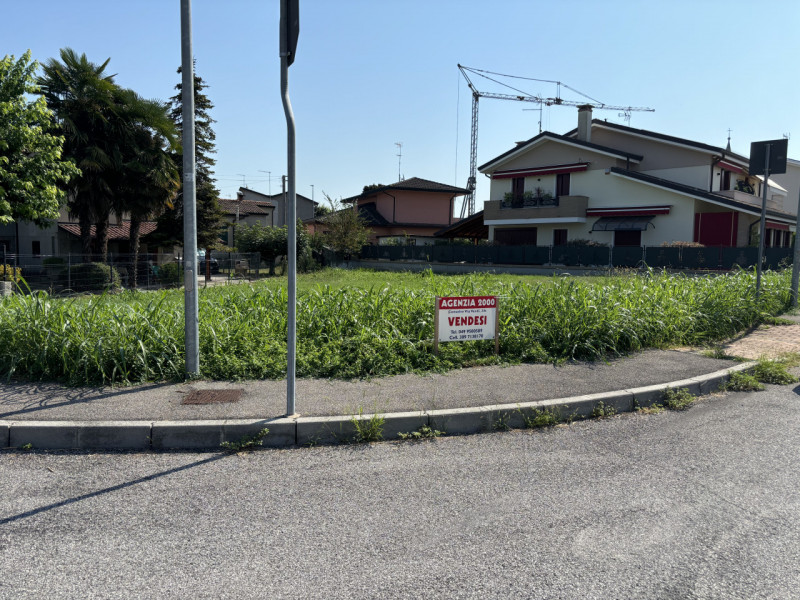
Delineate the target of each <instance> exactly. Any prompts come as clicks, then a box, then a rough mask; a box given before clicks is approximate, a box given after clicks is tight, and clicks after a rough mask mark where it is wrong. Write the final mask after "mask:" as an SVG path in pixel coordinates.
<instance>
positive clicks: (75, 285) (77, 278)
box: [61, 262, 120, 292]
mask: <svg viewBox="0 0 800 600" xmlns="http://www.w3.org/2000/svg"><path fill="white" fill-rule="evenodd" d="M61 277H62V284H63V285H65V286H68V287H69V288H70V289H71V290H73V291H75V292H99V291H104V290H118V289H119V288H120V277H119V272H118V271H117V270H116V269H115V268H113V267H109V266H108V265H106V264H103V263H96V262H89V263H80V264H77V265H72V266H71V267H69V268H68V269H64V273H63V274H62V275H61Z"/></svg>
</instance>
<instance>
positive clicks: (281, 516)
mask: <svg viewBox="0 0 800 600" xmlns="http://www.w3.org/2000/svg"><path fill="white" fill-rule="evenodd" d="M798 447H800V397H798V394H797V392H796V391H795V389H794V387H793V386H785V387H775V386H772V387H770V388H769V390H768V391H767V392H761V393H751V394H731V395H728V396H715V397H709V398H705V399H703V400H701V401H700V402H699V404H698V405H696V406H695V407H693V408H692V409H690V410H688V411H686V412H681V413H674V412H667V413H662V414H658V415H639V414H627V415H622V416H618V417H614V418H611V419H605V420H598V421H591V422H583V423H576V424H573V425H571V426H563V427H558V428H554V429H549V430H545V431H536V432H527V431H522V432H508V433H495V434H486V435H479V436H468V437H461V438H457V437H454V438H445V439H440V440H437V441H436V442H433V443H420V444H411V443H384V444H376V445H373V446H366V447H325V448H310V449H299V450H297V449H295V450H280V451H260V452H257V453H252V454H247V455H243V456H224V455H218V454H187V453H174V454H169V453H164V454H150V453H144V454H86V453H62V454H46V453H29V454H26V453H11V452H6V453H0V565H2V568H0V598H36V599H39V598H44V597H47V598H112V597H113V598H215V599H216V598H281V597H286V598H289V597H291V598H375V597H386V598H487V597H495V598H603V599H606V598H726V599H729V598H797V597H800V568H798V565H800V496H798V494H797V490H798V489H800V462H798Z"/></svg>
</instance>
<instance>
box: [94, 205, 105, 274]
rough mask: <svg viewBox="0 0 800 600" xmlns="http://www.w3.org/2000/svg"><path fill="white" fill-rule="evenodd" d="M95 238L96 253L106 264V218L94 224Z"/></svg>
mask: <svg viewBox="0 0 800 600" xmlns="http://www.w3.org/2000/svg"><path fill="white" fill-rule="evenodd" d="M95 238H96V239H97V251H98V253H99V254H100V258H101V259H102V262H104V263H105V262H108V217H107V216H106V217H104V218H101V219H99V220H98V221H97V223H95Z"/></svg>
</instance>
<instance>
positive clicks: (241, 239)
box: [236, 219, 308, 276]
mask: <svg viewBox="0 0 800 600" xmlns="http://www.w3.org/2000/svg"><path fill="white" fill-rule="evenodd" d="M236 240H237V241H236V247H237V249H238V250H239V251H241V252H258V253H260V254H261V258H262V260H266V261H267V262H268V263H269V274H270V276H272V275H275V261H276V260H277V259H278V257H280V256H286V254H287V253H288V248H289V229H288V228H287V227H286V225H284V226H283V227H266V226H264V225H261V224H259V223H255V224H254V225H244V226H242V227H240V228H239V230H238V231H237V232H236ZM307 246H308V234H307V233H306V230H305V227H303V223H302V221H300V220H299V219H298V220H297V256H300V255H302V254H303V252H305V249H306V247H307Z"/></svg>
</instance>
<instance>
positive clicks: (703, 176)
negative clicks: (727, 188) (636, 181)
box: [641, 166, 719, 191]
mask: <svg viewBox="0 0 800 600" xmlns="http://www.w3.org/2000/svg"><path fill="white" fill-rule="evenodd" d="M641 172H642V173H646V174H647V175H652V176H653V177H660V178H661V179H667V180H668V181H674V182H675V183H682V184H684V185H691V186H692V187H696V188H700V189H701V190H703V191H708V179H709V175H710V174H711V167H710V166H694V167H679V168H675V169H651V170H648V171H641ZM715 179H719V177H715ZM716 189H719V183H717V187H716Z"/></svg>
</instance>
